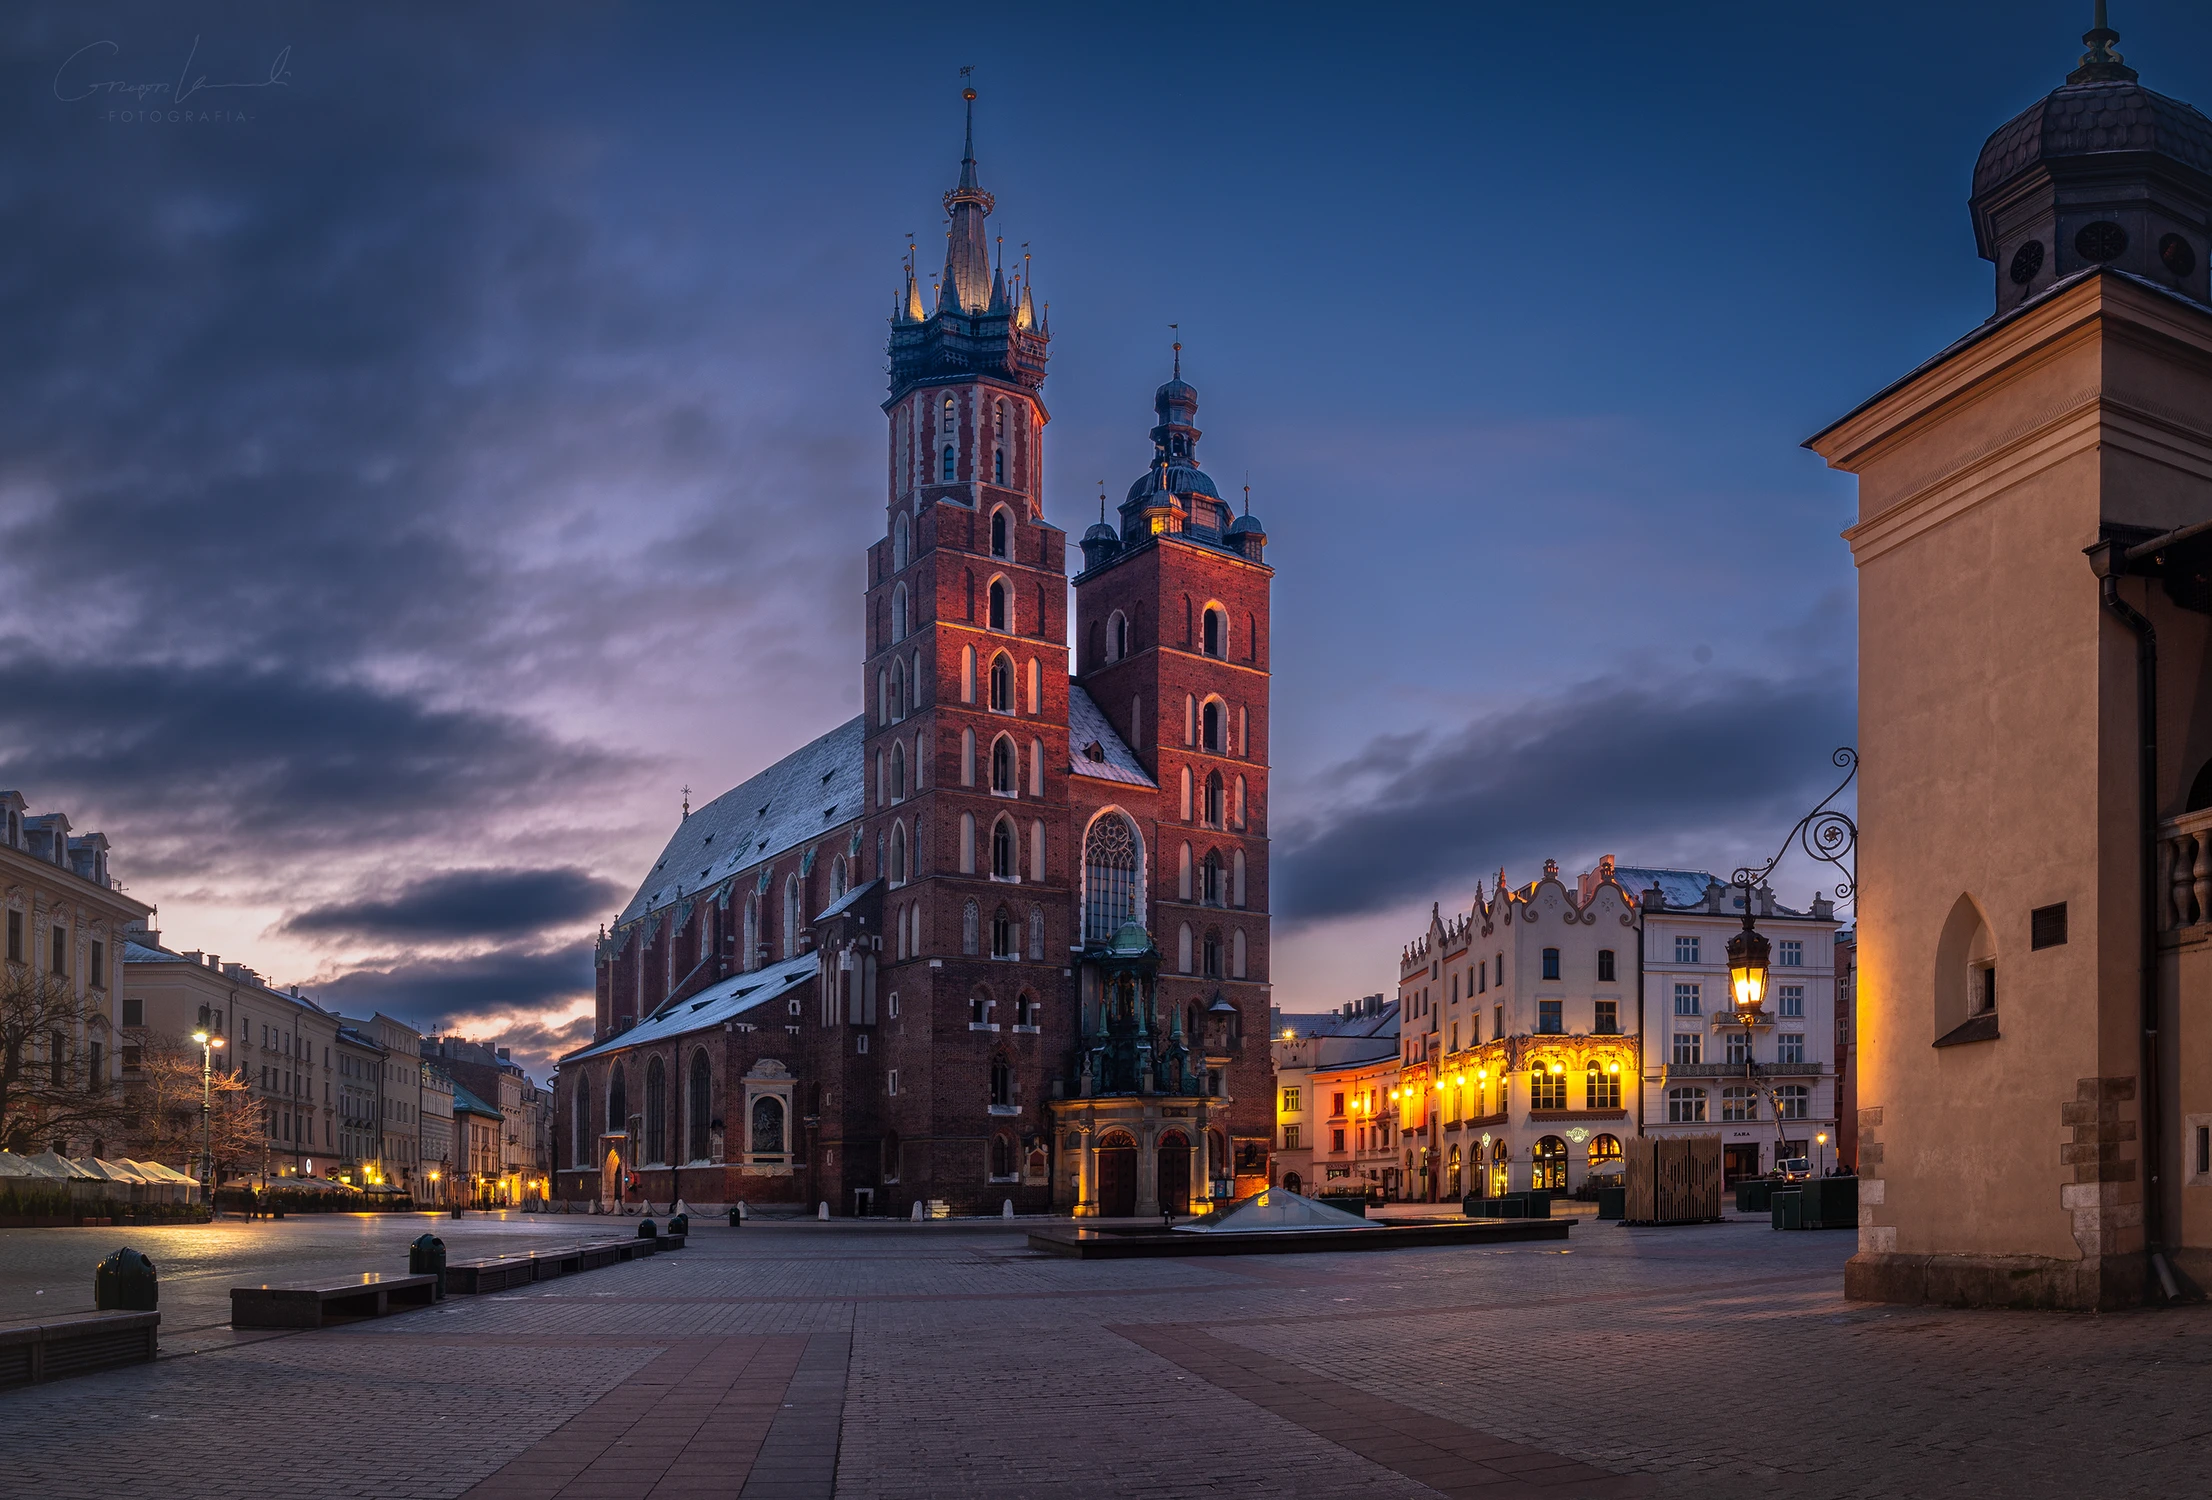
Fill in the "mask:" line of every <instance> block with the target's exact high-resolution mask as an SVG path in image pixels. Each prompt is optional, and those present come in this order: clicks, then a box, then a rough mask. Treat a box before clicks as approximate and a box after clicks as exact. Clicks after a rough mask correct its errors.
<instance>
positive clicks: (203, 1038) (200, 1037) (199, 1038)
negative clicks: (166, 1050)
mask: <svg viewBox="0 0 2212 1500" xmlns="http://www.w3.org/2000/svg"><path fill="white" fill-rule="evenodd" d="M192 1040H193V1041H195V1042H198V1043H199V1044H200V1045H201V1046H203V1047H205V1046H206V1045H207V1033H206V1032H204V1031H195V1032H193V1033H192Z"/></svg>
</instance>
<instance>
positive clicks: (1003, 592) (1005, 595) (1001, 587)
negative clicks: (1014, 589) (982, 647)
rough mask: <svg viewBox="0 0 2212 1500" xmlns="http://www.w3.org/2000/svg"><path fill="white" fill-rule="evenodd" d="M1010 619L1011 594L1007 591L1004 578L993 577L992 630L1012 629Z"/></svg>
mask: <svg viewBox="0 0 2212 1500" xmlns="http://www.w3.org/2000/svg"><path fill="white" fill-rule="evenodd" d="M1012 621H1013V595H1012V594H1011V593H1010V592H1009V591H1008V589H1007V587H1006V580H1005V579H1003V578H994V579H992V580H991V617H990V626H991V628H992V629H993V630H1012V629H1013V628H1014V627H1013V624H1012Z"/></svg>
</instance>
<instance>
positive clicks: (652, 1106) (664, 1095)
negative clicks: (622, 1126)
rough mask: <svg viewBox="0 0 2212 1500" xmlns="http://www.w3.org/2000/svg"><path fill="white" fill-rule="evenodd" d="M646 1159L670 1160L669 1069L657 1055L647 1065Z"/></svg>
mask: <svg viewBox="0 0 2212 1500" xmlns="http://www.w3.org/2000/svg"><path fill="white" fill-rule="evenodd" d="M645 1159H646V1160H647V1161H648V1162H653V1163H656V1164H658V1163H660V1162H665V1161H667V1160H668V1070H667V1069H666V1068H664V1067H662V1066H661V1060H660V1059H659V1058H657V1057H656V1058H654V1059H653V1060H652V1061H651V1062H649V1063H647V1064H646V1065H645Z"/></svg>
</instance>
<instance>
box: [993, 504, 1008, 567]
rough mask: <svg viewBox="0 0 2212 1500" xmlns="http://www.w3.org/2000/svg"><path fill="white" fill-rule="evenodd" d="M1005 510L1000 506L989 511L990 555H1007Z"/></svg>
mask: <svg viewBox="0 0 2212 1500" xmlns="http://www.w3.org/2000/svg"><path fill="white" fill-rule="evenodd" d="M1007 540H1008V539H1007V535H1006V511H1005V510H1004V509H1003V508H1001V509H999V510H994V511H992V512H991V555H992V556H993V557H1005V556H1006V555H1007Z"/></svg>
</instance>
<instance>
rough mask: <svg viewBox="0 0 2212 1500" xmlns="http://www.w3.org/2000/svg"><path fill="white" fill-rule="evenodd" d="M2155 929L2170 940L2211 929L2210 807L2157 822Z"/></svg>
mask: <svg viewBox="0 0 2212 1500" xmlns="http://www.w3.org/2000/svg"><path fill="white" fill-rule="evenodd" d="M2157 890H2158V895H2159V902H2158V930H2159V932H2160V933H2161V934H2162V935H2163V936H2164V939H2165V941H2167V942H2169V943H2178V942H2182V941H2184V940H2186V939H2187V938H2189V937H2192V936H2193V937H2196V938H2204V937H2212V932H2198V933H2195V934H2191V933H2189V931H2188V929H2190V928H2193V927H2195V928H2203V927H2206V926H2207V924H2212V808H2204V809H2202V810H2200V811H2197V812H2190V813H2183V814H2182V815H2181V816H2180V817H2178V818H2168V819H2166V821H2165V822H2163V823H2161V824H2159V825H2158V886H2157Z"/></svg>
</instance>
